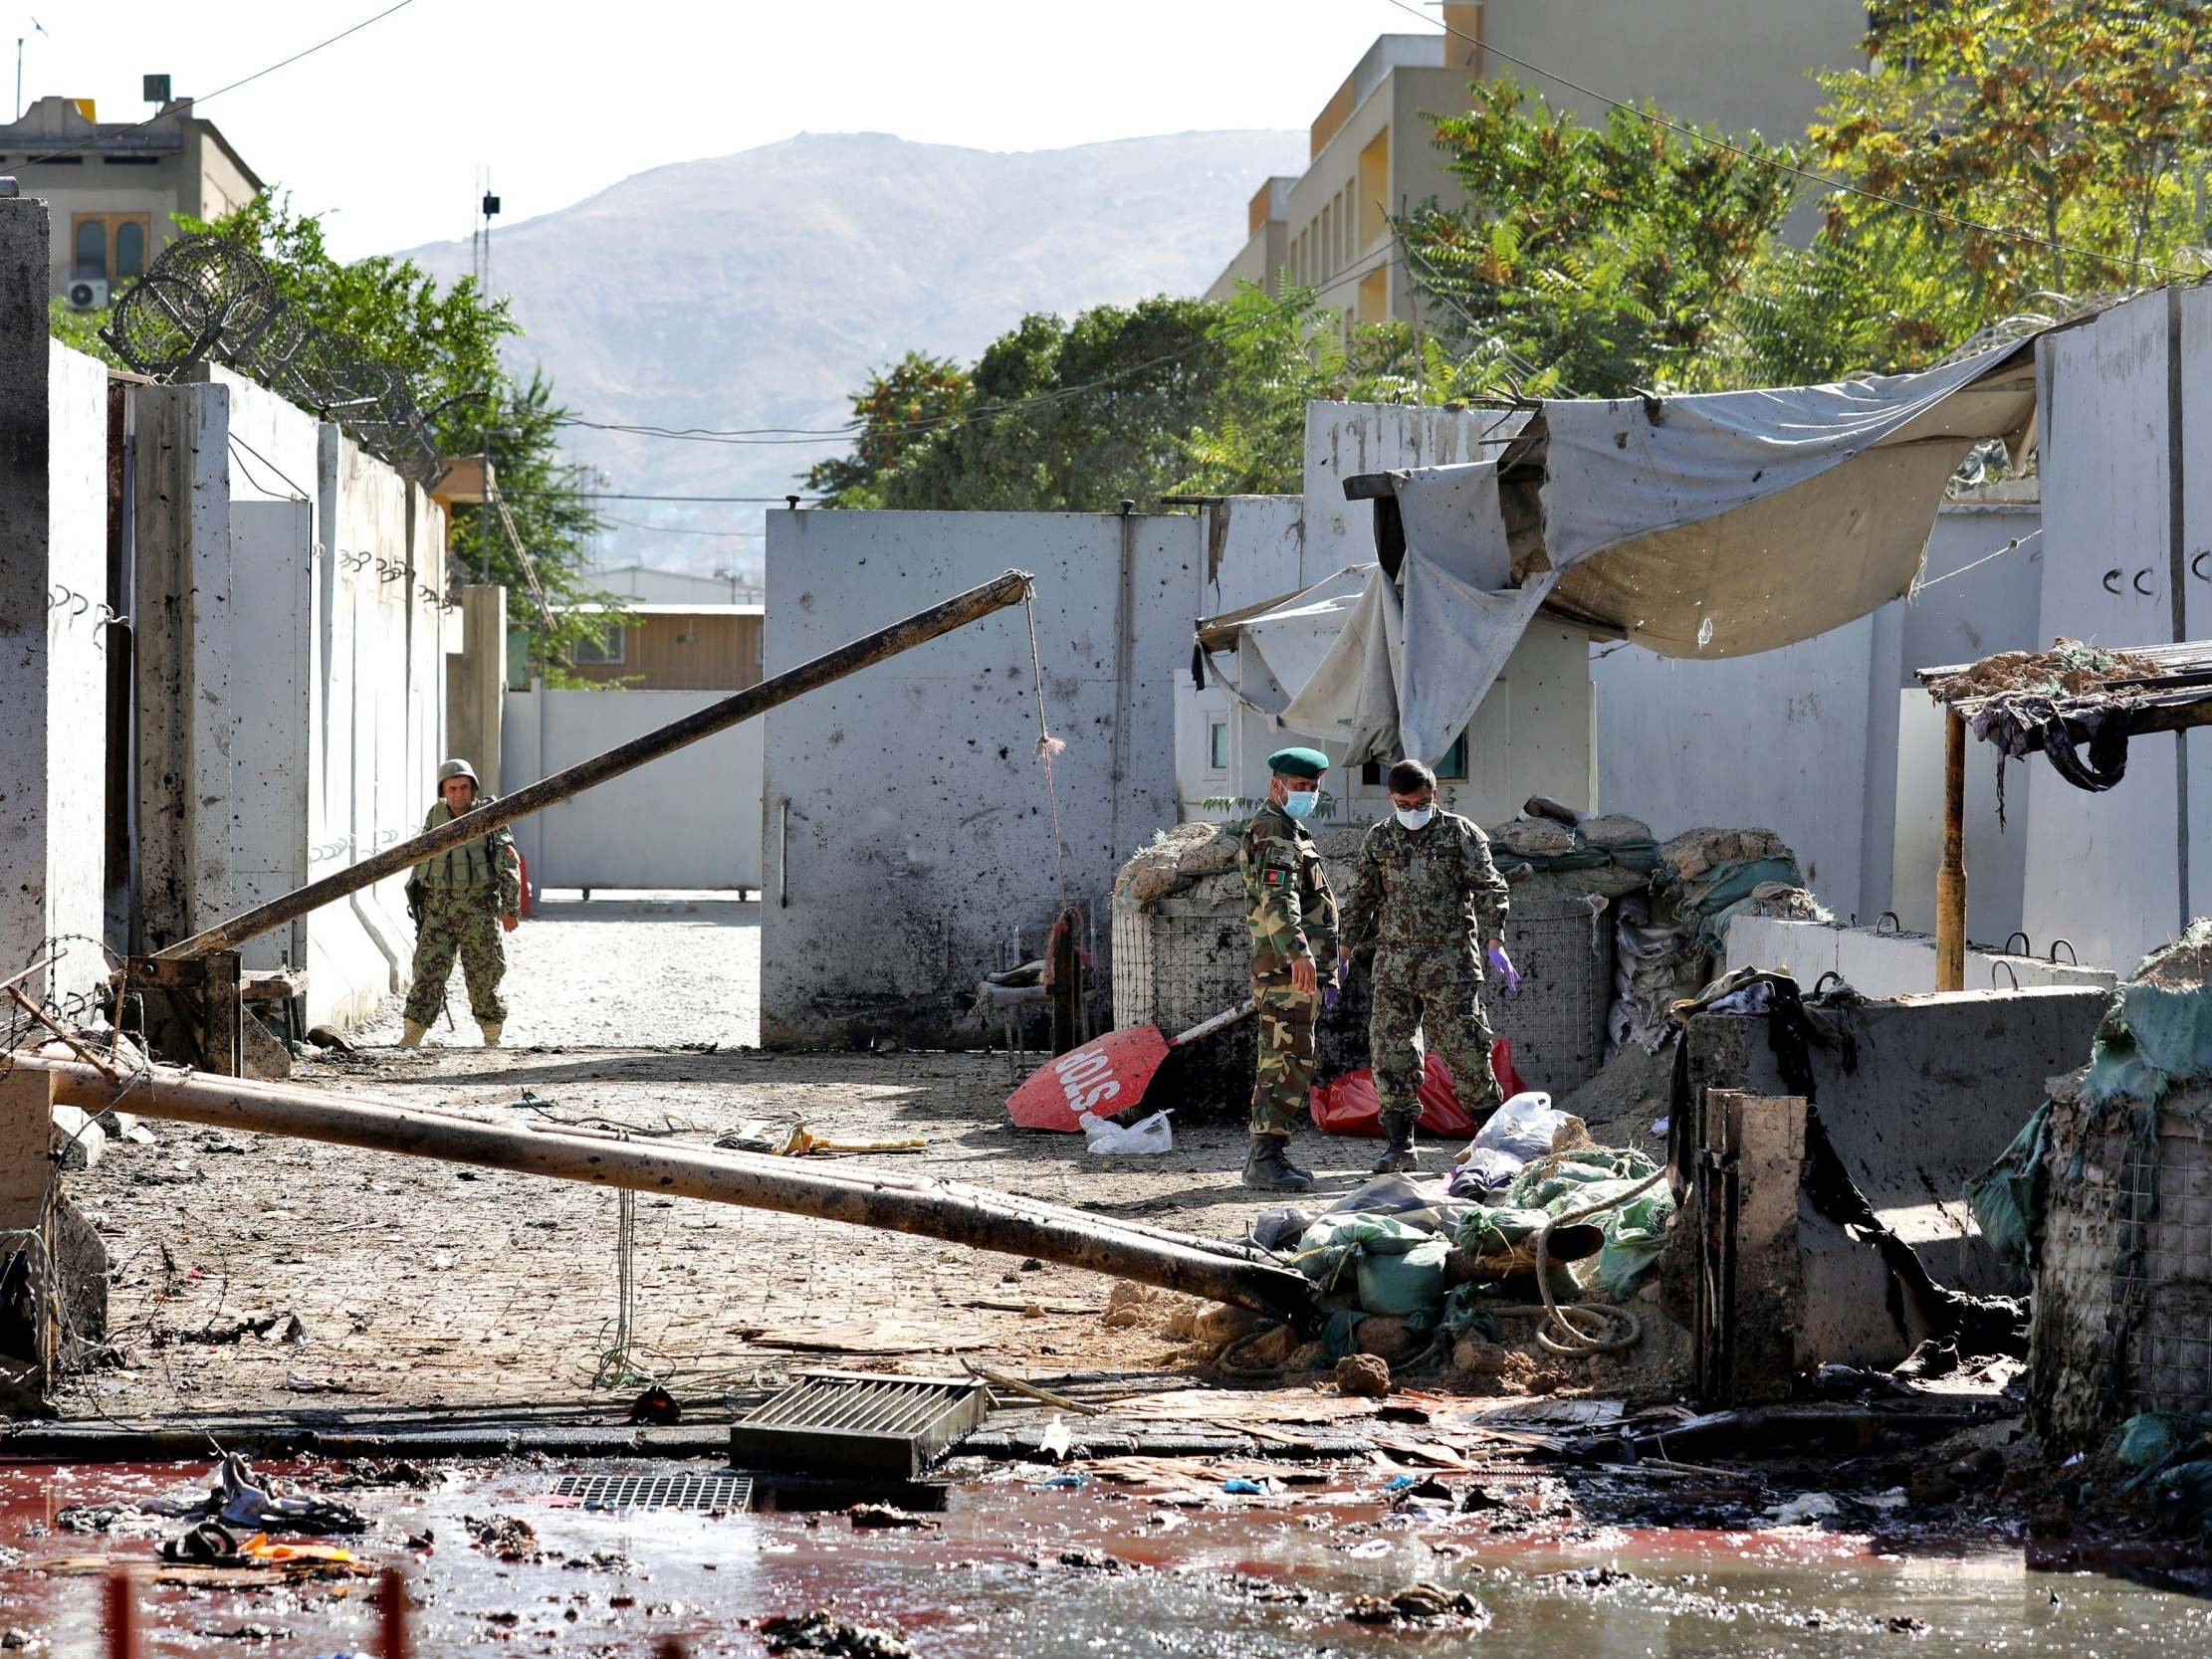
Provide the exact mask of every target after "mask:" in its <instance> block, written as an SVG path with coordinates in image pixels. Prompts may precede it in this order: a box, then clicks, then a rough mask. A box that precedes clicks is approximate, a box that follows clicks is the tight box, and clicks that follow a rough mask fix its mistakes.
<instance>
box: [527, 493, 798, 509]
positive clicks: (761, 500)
mask: <svg viewBox="0 0 2212 1659" xmlns="http://www.w3.org/2000/svg"><path fill="white" fill-rule="evenodd" d="M499 493H500V494H501V495H502V496H504V497H506V498H507V499H508V500H509V501H513V502H520V501H530V500H533V499H540V500H543V499H557V500H560V501H564V502H741V503H749V504H751V505H754V506H757V507H781V506H782V505H783V504H784V503H786V502H788V501H791V500H793V499H794V498H793V497H792V496H790V495H781V496H653V495H637V494H630V493H627V492H621V491H608V490H507V489H502V490H501V491H500V492H499ZM795 499H796V500H799V501H802V502H803V501H818V500H819V499H820V498H819V497H815V496H799V497H796V498H795Z"/></svg>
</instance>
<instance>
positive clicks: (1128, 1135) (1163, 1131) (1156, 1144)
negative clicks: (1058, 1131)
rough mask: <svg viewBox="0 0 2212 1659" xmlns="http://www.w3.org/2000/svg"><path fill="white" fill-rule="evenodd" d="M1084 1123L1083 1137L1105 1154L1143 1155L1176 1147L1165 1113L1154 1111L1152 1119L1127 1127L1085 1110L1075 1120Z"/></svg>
mask: <svg viewBox="0 0 2212 1659" xmlns="http://www.w3.org/2000/svg"><path fill="white" fill-rule="evenodd" d="M1076 1122H1077V1123H1078V1124H1079V1125H1081V1126H1082V1130H1083V1139H1084V1141H1086V1142H1087V1143H1088V1145H1089V1148H1090V1150H1092V1151H1094V1152H1096V1153H1098V1154H1099V1155H1100V1156H1102V1157H1118V1156H1122V1155H1131V1156H1144V1155H1147V1154H1150V1153H1154V1152H1167V1151H1173V1150H1174V1149H1175V1130H1174V1128H1173V1127H1172V1126H1171V1125H1170V1124H1169V1122H1168V1115H1167V1113H1165V1112H1155V1113H1153V1114H1152V1116H1151V1117H1149V1118H1140V1119H1139V1120H1138V1121H1137V1122H1136V1123H1134V1124H1130V1125H1127V1126H1124V1125H1121V1124H1117V1123H1115V1122H1114V1121H1113V1119H1111V1118H1099V1117H1095V1116H1093V1115H1092V1114H1091V1113H1088V1112H1085V1113H1083V1114H1082V1115H1081V1116H1080V1117H1078V1118H1077V1119H1076Z"/></svg>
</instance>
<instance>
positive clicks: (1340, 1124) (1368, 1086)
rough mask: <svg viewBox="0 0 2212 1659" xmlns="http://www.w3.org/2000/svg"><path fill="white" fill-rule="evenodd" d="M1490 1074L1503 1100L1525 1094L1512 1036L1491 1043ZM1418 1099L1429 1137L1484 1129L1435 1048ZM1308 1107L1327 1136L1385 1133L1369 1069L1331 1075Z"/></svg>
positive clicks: (1415, 1093)
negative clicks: (1463, 1102) (1456, 1089)
mask: <svg viewBox="0 0 2212 1659" xmlns="http://www.w3.org/2000/svg"><path fill="white" fill-rule="evenodd" d="M1490 1072H1491V1075H1492V1076H1494V1077H1495V1078H1496V1079H1497V1080H1498V1088H1499V1089H1500V1090H1501V1091H1503V1094H1502V1096H1501V1098H1503V1099H1507V1100H1510V1099H1511V1098H1512V1097H1513V1096H1515V1095H1517V1094H1520V1093H1521V1092H1522V1090H1521V1080H1520V1078H1519V1076H1518V1075H1517V1074H1516V1073H1515V1072H1514V1070H1513V1045H1512V1043H1511V1041H1510V1040H1509V1039H1507V1038H1504V1037H1500V1038H1499V1039H1498V1040H1497V1041H1496V1042H1494V1043H1492V1044H1491V1045H1490ZM1414 1099H1416V1100H1417V1101H1419V1102H1420V1103H1421V1127H1422V1128H1423V1129H1425V1130H1427V1131H1428V1132H1429V1133H1430V1134H1431V1135H1445V1136H1459V1135H1464V1136H1472V1135H1473V1134H1474V1132H1475V1131H1476V1130H1477V1129H1478V1128H1480V1127H1481V1126H1480V1125H1479V1124H1478V1123H1477V1122H1476V1120H1474V1119H1473V1118H1470V1117H1468V1116H1467V1113H1466V1110H1465V1108H1463V1107H1461V1106H1460V1104H1459V1097H1458V1095H1457V1094H1456V1093H1455V1092H1454V1091H1453V1090H1452V1087H1451V1068H1450V1067H1449V1066H1446V1065H1445V1064H1444V1063H1443V1057H1442V1056H1441V1055H1439V1054H1438V1053H1436V1052H1435V1051H1434V1050H1431V1051H1430V1054H1429V1057H1428V1061H1427V1063H1426V1064H1425V1065H1424V1066H1423V1068H1422V1078H1421V1082H1420V1084H1419V1085H1418V1086H1416V1088H1415V1090H1414ZM1307 1105H1308V1106H1309V1107H1310V1108H1311V1110H1312V1112H1313V1123H1314V1127H1315V1128H1316V1129H1318V1130H1320V1131H1321V1133H1322V1134H1324V1135H1365V1136H1371V1137H1375V1138H1378V1139H1379V1138H1380V1137H1381V1136H1382V1133H1383V1109H1382V1106H1381V1103H1379V1102H1378V1101H1377V1100H1376V1098H1375V1073H1374V1072H1373V1070H1372V1069H1370V1068H1367V1067H1362V1068H1361V1069H1360V1070H1358V1071H1356V1072H1346V1073H1345V1074H1344V1075H1343V1076H1342V1077H1340V1078H1335V1079H1332V1080H1331V1081H1330V1082H1329V1083H1327V1084H1325V1085H1324V1086H1322V1087H1321V1088H1318V1089H1316V1090H1314V1092H1313V1095H1312V1098H1311V1099H1310V1100H1309V1101H1308V1102H1307Z"/></svg>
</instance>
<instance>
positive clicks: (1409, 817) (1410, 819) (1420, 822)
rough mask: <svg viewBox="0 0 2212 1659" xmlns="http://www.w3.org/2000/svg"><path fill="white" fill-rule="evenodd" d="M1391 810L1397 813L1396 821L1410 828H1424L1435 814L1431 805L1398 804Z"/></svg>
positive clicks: (1435, 810)
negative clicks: (1398, 805)
mask: <svg viewBox="0 0 2212 1659" xmlns="http://www.w3.org/2000/svg"><path fill="white" fill-rule="evenodd" d="M1392 810H1393V811H1394V812H1396V813H1397V814H1398V821H1399V822H1400V823H1402V824H1404V825H1405V826H1406V827H1407V828H1408V829H1410V830H1417V829H1421V828H1424V827H1425V826H1426V825H1427V824H1428V822H1429V820H1430V819H1432V818H1434V817H1435V816H1436V815H1437V809H1436V808H1435V807H1433V806H1400V807H1394V808H1392Z"/></svg>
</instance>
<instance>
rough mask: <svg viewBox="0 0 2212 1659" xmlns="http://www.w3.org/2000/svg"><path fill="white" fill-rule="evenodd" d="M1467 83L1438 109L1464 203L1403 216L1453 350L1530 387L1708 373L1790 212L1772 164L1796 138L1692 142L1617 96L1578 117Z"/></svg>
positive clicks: (1602, 388)
mask: <svg viewBox="0 0 2212 1659" xmlns="http://www.w3.org/2000/svg"><path fill="white" fill-rule="evenodd" d="M1469 96H1470V100H1471V107H1470V108H1469V109H1468V110H1467V111H1466V112H1465V113H1463V114H1457V115H1449V116H1443V117H1439V118H1438V120H1437V123H1436V127H1437V143H1438V147H1439V148H1441V149H1443V150H1444V151H1445V152H1446V154H1447V156H1448V159H1447V160H1446V162H1445V166H1446V168H1447V169H1448V170H1449V171H1450V173H1451V174H1452V176H1453V177H1454V178H1456V179H1457V180H1458V182H1459V183H1460V185H1461V186H1462V187H1463V188H1464V190H1465V192H1466V201H1465V202H1464V204H1463V205H1460V206H1457V207H1452V208H1443V207H1438V206H1434V205H1432V206H1430V207H1428V208H1426V209H1424V210H1422V211H1420V212H1417V213H1415V214H1413V215H1411V216H1410V217H1409V218H1408V220H1407V221H1406V223H1405V224H1404V226H1403V227H1402V229H1403V234H1404V238H1405V242H1406V247H1407V251H1408V255H1409V261H1410V263H1411V265H1412V267H1413V269H1414V272H1415V274H1416V278H1417V281H1418V282H1419V284H1420V286H1421V288H1422V289H1423V290H1424V291H1425V292H1426V294H1427V295H1428V297H1429V299H1430V301H1431V307H1430V311H1429V321H1430V324H1431V326H1432V327H1435V328H1437V329H1439V330H1442V331H1444V332H1446V333H1450V334H1456V335H1457V336H1459V338H1460V340H1461V342H1462V343H1463V346H1464V348H1465V349H1464V350H1463V351H1462V352H1461V353H1460V354H1461V355H1477V354H1479V353H1480V352H1482V351H1483V350H1486V349H1487V350H1496V351H1501V352H1503V353H1504V354H1506V355H1507V356H1509V357H1510V358H1512V359H1513V360H1516V361H1518V362H1519V363H1520V364H1521V366H1522V372H1523V374H1524V375H1525V377H1526V378H1525V381H1524V389H1526V390H1527V391H1529V392H1531V393H1538V392H1552V393H1555V394H1566V395H1578V396H1583V397H1617V396H1620V395H1622V394H1624V393H1626V392H1628V391H1630V390H1632V389H1634V388H1637V387H1644V388H1647V389H1661V390H1669V389H1671V390H1683V389H1689V390H1695V389H1705V388H1706V387H1707V386H1709V385H1710V384H1711V383H1713V370H1714V368H1715V367H1716V365H1717V364H1718V363H1719V362H1721V361H1723V360H1725V357H1726V355H1727V353H1728V351H1729V349H1730V348H1731V347H1732V345H1733V343H1734V342H1733V341H1732V339H1731V336H1730V315H1731V312H1732V311H1733V309H1734V307H1735V305H1736V302H1737V300H1738V298H1739V296H1740V295H1741V294H1742V293H1743V292H1744V289H1745V287H1746V285H1747V283H1748V282H1749V281H1750V279H1751V277H1752V275H1753V273H1754V270H1755V267H1756V265H1757V262H1758V261H1759V259H1760V257H1761V256H1762V255H1763V254H1764V253H1765V252H1766V251H1767V249H1768V247H1769V246H1770V244H1771V243H1772V241H1773V239H1774V235H1775V232H1776V231H1777V229H1778V228H1779V227H1780V225H1781V223H1782V220H1783V218H1784V217H1785V216H1786V215H1787V214H1788V212H1789V209H1790V203H1791V198H1792V182H1793V181H1792V176H1791V175H1790V174H1789V173H1787V172H1784V171H1782V170H1781V169H1780V168H1779V167H1777V166H1774V165H1769V164H1767V163H1769V162H1778V163H1781V164H1783V165H1787V166H1794V165H1796V164H1797V163H1798V156H1797V153H1796V152H1795V151H1793V150H1790V149H1788V148H1783V147H1777V146H1773V145H1769V144H1767V143H1765V142H1763V141H1761V140H1760V139H1758V138H1750V139H1745V140H1741V141H1738V142H1736V144H1735V146H1734V147H1733V148H1723V147H1720V146H1719V145H1718V144H1715V143H1702V142H1698V141H1696V140H1693V139H1689V138H1685V137H1683V136H1681V135H1680V134H1678V133H1674V132H1670V131H1668V130H1667V129H1666V128H1664V127H1661V126H1659V125H1657V124H1655V123H1654V122H1652V121H1649V120H1646V119H1644V118H1642V117H1641V116H1639V115H1637V114H1635V113H1634V112H1632V111H1629V110H1626V109H1616V110H1614V111H1612V112H1611V114H1610V115H1609V116H1608V118H1607V120H1606V121H1605V123H1604V124H1603V125H1602V126H1595V127H1591V126H1583V125H1581V124H1578V122H1577V120H1576V119H1575V117H1574V116H1573V115H1571V114H1570V113H1568V112H1567V111H1564V110H1557V109H1553V108H1551V107H1549V105H1548V104H1545V103H1544V101H1543V100H1541V99H1537V100H1535V101H1534V105H1533V107H1531V106H1530V103H1531V101H1530V98H1529V95H1528V94H1527V93H1526V92H1524V91H1523V90H1522V89H1521V88H1520V87H1518V86H1516V85H1514V84H1513V83H1512V82H1511V81H1507V80H1499V81H1494V82H1487V83H1480V82H1478V83H1476V84H1475V85H1474V86H1473V87H1472V88H1471V89H1470V94H1469ZM1653 112H1654V113H1656V112H1657V111H1656V110H1655V111H1653ZM1712 136H1715V137H1717V134H1713V135H1712Z"/></svg>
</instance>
